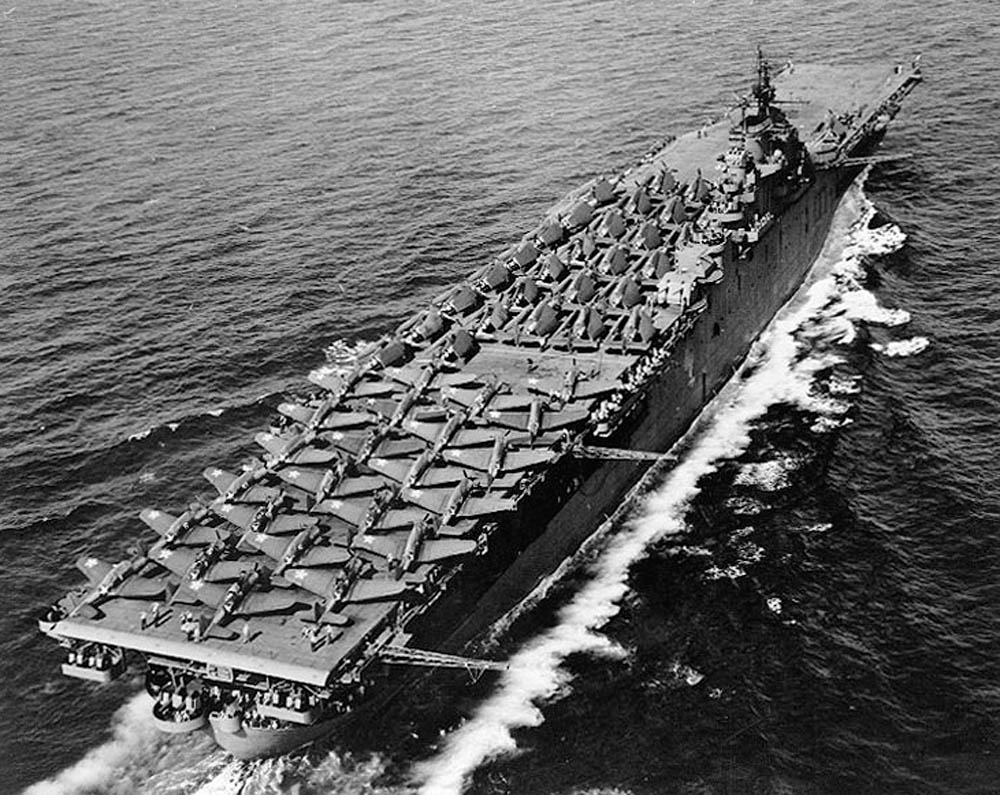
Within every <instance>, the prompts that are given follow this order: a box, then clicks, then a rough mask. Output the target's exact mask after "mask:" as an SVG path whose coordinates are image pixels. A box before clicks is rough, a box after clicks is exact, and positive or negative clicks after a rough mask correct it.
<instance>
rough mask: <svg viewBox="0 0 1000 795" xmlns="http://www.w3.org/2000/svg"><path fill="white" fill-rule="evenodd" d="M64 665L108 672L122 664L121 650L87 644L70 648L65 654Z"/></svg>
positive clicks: (122, 655)
mask: <svg viewBox="0 0 1000 795" xmlns="http://www.w3.org/2000/svg"><path fill="white" fill-rule="evenodd" d="M66 663H67V664H68V665H72V666H74V667H76V668H93V669H94V670H95V671H110V670H113V669H115V668H117V667H120V666H121V665H122V664H123V663H124V652H122V650H121V649H117V648H110V647H108V646H102V645H101V644H93V643H88V644H86V645H84V646H79V647H71V648H70V649H69V651H68V652H67V653H66Z"/></svg>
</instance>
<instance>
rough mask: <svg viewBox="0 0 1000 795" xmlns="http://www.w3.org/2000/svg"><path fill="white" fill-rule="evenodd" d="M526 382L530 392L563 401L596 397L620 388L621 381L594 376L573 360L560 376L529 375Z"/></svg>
mask: <svg viewBox="0 0 1000 795" xmlns="http://www.w3.org/2000/svg"><path fill="white" fill-rule="evenodd" d="M526 383H527V385H528V389H529V390H531V391H532V392H539V393H541V394H543V395H548V396H551V397H554V398H557V399H558V400H560V401H561V402H563V403H568V402H569V401H571V400H574V399H591V398H596V397H600V396H602V395H606V394H609V393H611V392H614V391H615V390H617V389H621V382H620V381H618V380H617V379H612V378H595V377H594V376H592V375H588V374H586V373H584V372H582V371H581V370H580V369H579V368H577V366H576V363H575V362H574V363H573V366H572V367H570V369H568V370H566V371H565V372H564V373H563V375H562V377H561V378H559V377H556V376H550V377H544V376H543V377H538V376H529V377H528V378H527V380H526ZM501 410H503V409H501Z"/></svg>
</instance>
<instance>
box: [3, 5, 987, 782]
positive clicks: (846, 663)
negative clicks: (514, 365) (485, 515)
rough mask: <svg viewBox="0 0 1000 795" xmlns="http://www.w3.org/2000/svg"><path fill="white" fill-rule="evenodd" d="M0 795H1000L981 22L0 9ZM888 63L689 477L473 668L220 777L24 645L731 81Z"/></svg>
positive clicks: (601, 8)
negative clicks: (894, 95) (284, 428)
mask: <svg viewBox="0 0 1000 795" xmlns="http://www.w3.org/2000/svg"><path fill="white" fill-rule="evenodd" d="M0 11H2V16H0V63H2V65H3V79H2V80H0V98H2V100H3V108H4V112H3V114H0V140H2V141H3V157H2V158H0V207H2V208H3V216H2V218H3V220H2V223H0V433H2V436H0V560H2V565H0V588H2V591H3V594H4V601H3V605H4V609H3V610H2V611H0V705H2V714H3V721H2V722H0V772H2V775H0V791H3V792H18V791H21V790H23V789H25V788H28V791H29V792H32V793H82V792H98V793H132V792H147V793H178V794H179V793H193V792H201V793H239V792H242V793H247V794H249V793H271V792H275V793H277V792H286V791H292V792H299V793H314V792H315V793H320V792H324V793H325V792H338V793H355V792H357V793H361V792H364V793H404V792H415V791H418V790H420V791H423V792H427V793H448V792H458V791H461V790H463V789H465V790H466V791H468V792H472V793H484V794H485V793H538V794H539V795H542V794H543V793H544V794H549V793H551V794H553V795H555V794H556V793H560V794H561V793H581V794H582V793H587V795H596V794H597V793H603V794H606V795H611V794H612V793H614V795H624V794H625V793H636V795H639V794H640V793H642V794H645V793H690V794H691V795H694V793H698V794H699V795H701V794H702V793H705V794H708V793H744V792H745V793H772V792H773V793H824V794H825V793H847V792H858V793H895V792H900V793H910V792H913V793H991V792H997V791H1000V763H998V762H997V759H998V758H1000V757H998V755H997V751H998V750H1000V742H998V737H997V728H998V716H1000V679H998V677H1000V664H998V662H997V657H998V649H1000V554H998V552H997V548H998V544H1000V496H998V494H997V485H998V483H1000V464H998V459H997V455H996V451H997V450H998V449H1000V426H998V423H997V409H998V397H997V385H998V383H1000V333H998V332H1000V309H998V301H997V297H998V289H997V287H996V284H997V278H998V276H1000V260H998V258H997V256H996V246H995V237H996V230H997V228H1000V188H998V183H997V180H996V173H995V168H996V159H997V158H996V155H997V151H996V134H997V131H998V130H1000V92H998V89H997V85H998V84H1000V66H998V65H997V63H996V58H995V55H996V53H997V52H998V51H1000V41H998V39H1000V33H998V30H1000V26H998V24H997V15H996V6H995V5H994V4H993V3H991V2H989V1H988V0H980V2H972V3H954V2H944V3H917V2H912V0H899V1H898V2H894V3H874V2H873V3H862V2H857V1H856V0H831V1H830V2H826V3H823V4H814V3H807V2H805V0H757V1H756V2H754V1H753V0H742V1H741V2H737V3H733V2H723V1H722V0H693V1H692V2H673V3H662V2H648V1H646V0H639V1H638V2H629V3H623V2H611V0H591V1H590V2H579V1H578V0H572V1H570V0H566V1H564V2H553V3H545V4H542V3H526V2H515V1H514V0H498V2H493V3H489V4H468V3H461V2H457V1H456V0H451V1H450V2H436V3H426V4H407V5H405V6H404V5H402V4H398V3H388V2H384V0H372V2H365V3H359V2H323V3H319V2H313V0H302V2H297V3H278V2H268V1H267V0H264V1H263V2H257V3H235V2H234V3H220V2H216V1H215V0H205V2H200V3H191V2H177V3H171V4H147V3H139V2H136V0H124V1H123V2H118V3H107V2H98V1H97V0H82V1H81V2H78V3H72V4H67V3H60V2H55V0H36V2H33V3H30V4H16V5H15V4H14V3H10V4H8V5H7V6H6V7H5V8H3V9H0ZM758 44H761V45H763V46H764V47H765V49H766V50H767V51H769V52H771V53H772V54H774V55H775V56H776V57H777V58H779V59H780V60H784V59H786V58H791V59H794V60H795V61H799V62H806V61H810V62H828V63H853V62H863V61H870V60H879V61H882V62H886V61H888V62H890V63H891V62H894V61H902V60H908V59H909V58H911V57H912V56H913V55H915V54H916V53H918V52H922V53H923V64H924V71H925V75H926V82H925V83H924V85H923V86H921V87H920V88H919V89H918V91H917V93H916V94H914V95H913V96H912V97H911V99H910V100H908V101H907V103H906V105H905V107H904V109H903V112H902V114H901V115H900V117H899V119H898V120H897V122H896V123H895V124H894V125H893V127H892V129H891V131H890V134H889V136H888V138H887V140H886V143H885V145H884V147H883V152H886V153H890V154H906V155H909V158H907V159H901V160H897V161H894V162H892V163H887V164H883V165H880V166H877V167H875V168H874V169H873V170H872V171H871V172H870V173H869V174H868V175H867V177H866V179H865V181H864V183H863V184H861V183H859V184H858V185H856V186H854V187H853V188H852V189H851V191H849V193H848V195H847V196H846V197H845V199H844V202H843V203H842V205H841V207H840V208H839V210H838V213H837V217H836V221H835V224H834V229H833V231H832V232H831V235H830V239H829V241H828V245H827V248H826V250H825V251H824V254H823V255H822V257H821V258H820V261H819V263H818V264H817V267H816V270H815V272H814V273H813V275H812V277H811V280H810V283H809V284H808V285H807V286H806V288H805V289H804V290H803V291H802V293H801V294H800V295H799V297H798V299H797V300H796V301H795V302H794V304H793V305H792V306H790V307H788V309H787V310H786V311H785V312H784V313H783V314H782V315H781V316H780V317H779V318H778V319H777V320H776V322H775V324H774V325H773V326H772V327H771V329H770V330H769V332H768V333H767V334H766V335H765V337H764V338H763V339H762V340H761V343H760V344H759V345H758V346H757V348H756V349H755V351H754V353H753V354H752V356H751V358H750V360H749V361H748V363H747V366H746V367H745V368H744V370H743V371H742V372H741V373H740V374H739V376H738V377H737V378H736V379H735V380H734V382H733V383H732V384H731V385H730V387H729V388H728V389H727V390H726V391H725V392H724V393H723V394H722V395H721V396H720V398H719V399H717V401H716V402H715V403H714V404H713V406H712V407H711V408H710V409H709V410H708V411H707V412H706V414H705V416H704V417H703V420H702V422H701V423H700V425H699V427H698V429H697V431H696V432H695V433H694V434H692V435H691V437H690V438H689V439H688V440H687V441H686V443H685V446H684V455H683V458H682V461H681V463H680V464H679V465H678V466H677V467H676V468H674V469H672V470H670V471H669V472H664V473H663V474H662V475H661V476H660V477H659V478H657V479H654V480H653V481H652V482H651V483H650V484H649V486H650V490H649V493H648V495H647V497H646V498H645V499H644V500H642V501H639V502H638V503H637V504H636V505H635V506H633V509H632V511H631V513H630V514H629V515H628V516H627V517H626V518H625V519H624V520H622V521H620V522H618V523H616V524H614V525H613V526H609V527H607V528H605V530H604V533H603V535H602V536H601V538H600V539H599V541H598V542H597V543H596V544H595V545H594V546H593V548H592V550H591V551H590V553H589V554H588V556H587V557H586V558H585V559H584V560H582V561H581V562H580V563H579V565H577V566H576V567H573V568H570V569H569V570H567V571H566V572H564V576H563V577H562V578H560V579H558V580H554V581H553V582H551V583H549V584H548V587H547V588H546V589H544V591H543V592H541V593H539V594H538V595H537V597H536V598H535V599H534V600H533V601H532V603H531V604H530V605H525V606H524V608H523V610H522V611H521V612H520V614H519V615H518V616H517V617H516V619H515V620H513V621H512V622H511V623H510V624H509V625H507V626H505V627H500V628H497V630H496V631H495V632H494V633H493V637H492V638H491V639H490V640H489V641H488V647H487V648H486V649H485V651H486V652H488V653H490V654H492V655H494V656H496V657H501V658H505V659H509V660H510V661H511V668H510V670H509V671H508V672H507V673H505V674H503V675H502V676H493V677H484V678H483V679H481V680H480V681H478V682H477V683H470V682H469V681H468V680H467V679H464V678H462V677H458V676H451V675H436V676H432V677H429V678H428V679H427V680H425V681H424V682H423V683H422V686H421V687H420V688H418V689H416V691H415V692H414V693H413V694H412V695H411V696H409V697H408V698H406V699H404V700H402V701H401V702H400V703H399V704H398V706H397V707H396V708H395V709H394V710H393V712H392V714H390V715H388V716H386V717H385V718H384V720H382V721H380V722H378V723H377V725H374V726H372V727H370V729H369V730H368V731H367V732H365V733H364V734H363V735H361V736H358V737H352V738H350V739H349V740H347V739H345V740H343V741H338V742H334V743H332V744H331V745H330V747H329V748H326V749H323V750H319V751H314V752H313V753H311V754H309V755H299V756H293V757H286V758H282V759H278V760H272V761H268V762H264V763H256V764H250V765H241V764H237V763H233V762H230V761H228V760H227V759H226V757H225V756H224V755H223V754H221V753H220V752H218V751H216V750H214V748H213V747H212V746H211V745H210V743H208V742H207V741H206V740H205V739H203V738H199V737H189V738H181V739H176V738H175V739H167V738H164V737H162V736H160V735H158V734H157V733H156V732H155V730H154V729H153V728H152V726H151V723H150V719H149V717H148V708H147V704H146V703H145V696H144V695H142V694H140V690H141V684H140V682H139V681H138V679H137V678H134V677H133V678H127V679H126V681H122V682H119V683H116V684H114V685H111V686H108V687H104V688H97V687H94V686H90V685H87V684H85V683H80V682H75V681H69V680H67V679H65V678H63V677H61V675H60V674H59V673H58V663H59V656H58V653H57V649H56V648H55V647H54V645H53V644H52V643H51V642H50V641H48V640H46V639H45V638H43V637H42V636H40V635H39V634H38V632H37V630H36V626H35V620H36V619H37V617H38V616H39V614H40V612H41V611H42V610H43V609H44V607H45V606H46V605H47V604H49V603H50V602H52V601H54V600H55V599H56V598H57V597H59V596H60V595H61V594H62V593H63V592H64V591H65V590H67V589H68V588H70V587H74V586H76V585H77V584H78V582H79V575H78V573H77V572H76V570H75V569H74V568H73V561H74V560H75V559H76V557H77V556H78V555H80V554H81V553H83V552H84V551H92V552H96V553H99V554H101V555H103V556H107V557H111V558H115V556H120V555H121V554H122V553H123V552H124V551H125V549H126V548H127V547H128V546H129V545H130V544H131V543H133V542H134V540H135V538H136V536H137V534H140V535H145V533H146V531H145V530H144V528H143V527H142V525H141V523H140V522H139V521H138V519H137V513H138V511H139V510H140V509H141V508H143V507H146V506H156V507H161V508H167V509H170V508H179V507H181V506H183V505H184V504H185V503H186V502H187V501H188V500H189V499H190V498H191V497H193V496H194V495H196V494H199V493H202V492H204V491H205V484H204V483H203V481H201V478H200V475H199V473H200V472H201V470H202V469H203V468H204V467H205V466H207V465H209V464H213V463H229V464H236V463H238V462H239V461H241V460H244V459H245V458H246V457H248V456H249V455H250V453H251V452H252V445H251V444H250V441H251V438H252V432H253V431H255V430H259V429H260V428H261V427H263V426H264V425H266V423H267V420H268V418H269V416H270V415H271V414H272V412H273V410H274V407H275V406H276V404H277V402H278V401H279V400H280V399H281V397H282V396H283V395H284V394H286V393H288V392H290V391H291V392H294V391H295V390H299V389H302V388H303V386H304V383H305V382H304V376H305V374H306V373H307V372H308V371H309V370H310V369H313V368H315V367H317V366H320V365H322V364H323V362H324V357H325V351H326V350H327V349H328V348H329V347H330V346H331V345H334V344H337V343H342V342H346V343H348V344H354V343H357V342H359V341H364V340H371V339H374V338H376V337H377V336H378V335H379V334H381V333H384V332H385V331H387V330H388V329H390V328H391V327H393V326H394V325H396V324H397V323H398V322H399V321H400V320H401V319H403V318H404V317H405V316H406V315H407V314H408V313H409V312H410V311H411V309H412V308H413V307H414V306H415V305H418V304H419V303H421V302H423V301H425V300H427V299H428V298H430V297H431V296H432V295H434V294H435V293H436V292H437V291H439V290H440V289H441V288H442V286H443V285H447V284H449V283H451V282H452V281H453V280H455V279H457V278H460V277H462V276H463V275H465V274H467V273H468V272H470V271H471V270H472V269H473V268H474V267H476V266H478V265H481V264H483V263H484V262H486V261H488V260H489V258H490V257H491V256H492V255H495V254H496V253H498V252H499V251H500V250H501V249H502V248H504V247H505V246H506V245H507V244H509V243H511V242H513V241H514V240H516V239H518V238H519V237H520V235H521V234H522V233H523V231H525V230H526V229H528V228H530V227H531V226H533V225H534V224H535V223H536V222H537V221H538V220H539V218H540V217H541V214H542V213H543V212H544V210H545V209H546V208H547V207H549V206H551V205H552V204H553V203H554V202H555V201H556V200H558V199H559V198H560V197H561V196H562V195H563V194H564V193H565V192H567V191H568V190H569V189H571V188H573V187H575V186H576V185H577V184H579V183H580V182H582V181H583V180H585V179H587V178H589V177H590V176H592V175H593V174H594V173H597V172H599V171H607V170H610V169H613V168H616V167H619V166H622V165H625V164H628V163H630V162H632V161H634V160H636V159H637V158H638V157H640V156H641V155H642V153H643V152H645V151H646V150H647V149H649V147H650V146H651V145H652V144H653V143H654V142H655V141H657V140H658V139H661V138H663V137H664V136H666V135H668V134H676V133H680V132H684V131H686V130H687V129H690V128H691V127H693V126H697V125H699V124H701V123H702V122H703V121H704V120H705V119H706V118H707V117H710V116H715V115H717V114H718V113H719V112H720V111H722V110H723V109H724V108H725V106H726V105H727V104H728V103H729V102H731V101H732V91H733V90H743V89H745V88H746V85H747V80H748V76H749V75H750V72H751V68H752V64H753V54H754V48H755V47H756V46H757V45H758Z"/></svg>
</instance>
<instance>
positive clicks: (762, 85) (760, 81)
mask: <svg viewBox="0 0 1000 795" xmlns="http://www.w3.org/2000/svg"><path fill="white" fill-rule="evenodd" d="M753 97H754V99H756V100H757V105H758V106H759V107H760V109H761V112H762V113H765V112H766V111H767V109H768V108H769V107H770V106H771V103H772V102H773V101H774V97H775V90H774V86H773V85H771V65H770V64H769V63H768V61H767V58H765V57H764V53H763V51H762V50H761V49H760V47H757V82H756V83H754V86H753Z"/></svg>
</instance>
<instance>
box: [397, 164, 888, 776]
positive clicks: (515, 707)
mask: <svg viewBox="0 0 1000 795" xmlns="http://www.w3.org/2000/svg"><path fill="white" fill-rule="evenodd" d="M860 185H861V182H860V181H859V182H858V183H857V184H856V185H855V186H854V187H853V188H852V189H851V190H850V191H849V192H848V194H847V195H846V196H845V198H844V200H843V201H842V203H841V205H840V207H839V209H838V211H837V214H836V216H835V219H834V227H833V230H832V231H831V234H830V235H829V238H828V242H827V246H826V249H825V250H824V252H823V254H822V255H821V256H820V259H819V261H818V263H817V265H816V267H815V268H814V269H813V271H812V274H811V276H810V279H809V281H808V282H807V284H806V286H805V287H804V288H803V289H802V290H800V291H799V293H798V295H797V296H796V298H795V299H793V300H792V302H790V303H789V305H788V306H786V307H785V308H784V309H783V310H782V312H781V313H779V315H778V317H777V318H776V319H775V320H774V321H773V322H772V324H771V325H770V327H769V328H768V330H767V331H766V332H765V333H764V335H763V336H762V337H761V339H760V341H759V342H758V343H757V344H756V345H755V347H754V350H753V351H752V352H751V355H750V357H749V358H748V360H747V363H746V364H745V365H744V367H743V368H742V377H741V376H737V377H735V378H734V379H732V381H731V382H730V384H729V385H728V386H727V387H726V388H725V389H724V390H723V391H722V392H721V393H720V394H719V395H718V397H716V399H715V400H713V401H712V403H711V404H710V405H709V406H708V407H706V409H705V411H704V412H703V413H702V416H701V418H700V419H699V421H698V423H697V424H696V426H695V428H694V429H693V430H692V432H691V433H689V434H688V437H686V438H685V439H683V440H682V441H681V442H680V445H681V448H682V449H683V450H684V452H683V456H682V459H681V463H680V464H679V465H678V466H676V467H675V468H674V469H673V470H672V471H670V472H669V474H668V475H667V476H666V478H665V479H663V481H662V483H661V484H660V485H658V486H657V487H656V488H655V489H654V490H653V491H652V492H651V493H649V494H648V496H647V497H646V498H645V502H644V504H643V505H642V506H641V508H640V510H639V512H638V515H637V517H636V518H633V519H631V520H629V521H628V522H627V523H625V525H624V526H623V527H620V528H614V527H612V526H611V525H610V523H609V524H608V525H606V526H605V527H604V528H602V530H601V532H604V533H607V534H608V535H607V537H606V538H605V539H604V542H603V548H602V549H601V551H600V553H599V554H598V555H597V556H596V558H595V559H594V560H593V562H592V563H589V564H586V565H587V566H588V570H587V574H588V575H589V578H588V579H587V580H586V582H585V584H584V585H583V587H582V588H580V589H579V591H578V592H577V593H576V594H575V595H574V596H573V597H572V598H571V599H570V601H569V603H568V604H566V605H565V606H564V607H563V608H562V609H561V610H560V612H559V614H558V616H557V618H556V623H555V626H553V627H552V628H551V629H548V630H546V631H545V632H543V633H542V634H540V635H538V636H536V637H535V638H533V639H531V640H529V641H528V642H527V643H526V644H524V645H523V646H522V647H521V649H520V650H519V651H518V652H517V653H515V654H514V656H513V657H512V658H511V659H510V661H509V662H510V668H509V670H508V671H506V672H505V674H504V675H503V677H502V679H501V680H500V682H499V684H498V686H497V688H496V690H495V691H494V692H493V694H492V695H491V696H490V697H489V698H487V699H486V701H484V702H483V703H482V704H480V706H479V707H478V708H477V709H476V711H475V713H474V714H473V715H472V717H471V718H470V719H469V720H468V721H466V722H465V723H464V724H463V725H461V726H460V727H459V728H458V729H456V730H455V731H454V732H452V734H451V735H449V736H448V737H447V738H446V739H445V742H444V746H443V748H442V750H441V751H440V752H439V753H438V754H437V755H436V756H435V757H433V758H431V759H429V760H427V761H425V762H421V763H419V764H418V765H417V766H416V767H415V770H414V771H413V775H414V780H415V782H416V783H417V785H419V786H420V792H421V793H422V794H423V795H449V794H450V793H458V792H461V791H462V789H463V788H464V786H465V785H466V783H467V782H468V779H469V777H470V776H471V774H472V773H473V771H475V770H476V768H478V767H479V766H480V765H482V764H483V763H484V762H486V761H488V760H490V759H492V758H494V757H497V756H500V755H502V754H505V753H509V752H512V751H514V750H516V741H515V739H514V738H513V736H512V731H513V730H515V729H518V728H524V727H531V726H537V725H539V724H540V723H541V722H542V721H543V720H544V717H543V714H542V712H541V710H540V708H539V705H540V704H543V703H544V702H545V701H546V700H548V699H551V698H553V697H555V696H557V695H559V694H560V693H561V692H563V691H565V689H566V688H567V686H568V684H569V673H568V672H567V671H566V670H565V669H564V668H563V667H562V663H563V661H564V660H565V659H566V658H567V657H568V656H569V655H571V654H577V653H589V654H607V653H612V654H619V653H622V652H621V650H620V649H619V648H618V647H617V646H616V645H615V644H614V643H613V642H612V641H611V640H610V639H609V638H608V637H606V636H605V635H603V634H601V633H600V632H599V630H600V628H601V627H602V626H604V625H605V624H606V623H607V622H608V621H609V620H610V619H611V618H613V617H614V616H615V615H616V614H617V613H618V611H619V609H620V607H619V604H620V602H621V600H622V597H624V596H625V594H626V592H627V590H628V573H629V569H630V567H631V565H632V564H633V563H634V562H635V561H637V560H638V559H639V558H640V557H641V556H642V555H643V553H644V551H645V550H646V549H647V547H648V546H649V545H650V544H651V543H652V542H654V541H655V540H657V539H659V538H662V537H664V536H667V535H671V534H678V533H682V532H684V530H685V528H686V524H685V514H686V512H687V506H688V505H689V503H690V501H691V500H692V498H694V497H695V496H696V495H697V494H698V492H699V481H700V480H701V478H702V477H704V476H705V475H707V474H709V473H711V472H713V471H714V470H715V469H717V468H718V466H719V465H720V463H721V462H723V461H725V460H726V459H729V458H732V457H734V456H738V455H739V454H740V453H741V452H743V451H744V450H745V449H746V447H747V446H748V444H749V442H750V436H749V433H750V430H751V427H752V423H753V422H754V420H756V419H758V418H759V417H761V416H763V415H764V413H765V412H766V411H767V410H768V408H769V407H770V406H773V405H776V404H778V403H792V404H795V405H799V406H802V407H804V408H806V409H808V410H810V411H814V412H816V413H817V414H821V415H822V414H823V413H824V411H826V410H829V411H834V412H836V411H839V410H840V409H839V407H836V406H834V407H831V408H829V409H828V408H827V406H826V405H825V403H824V402H823V401H819V400H817V399H816V398H815V397H814V396H813V395H812V394H811V389H810V387H811V385H812V383H813V380H814V376H815V374H816V373H817V372H818V371H820V370H823V369H825V368H828V367H830V366H831V365H834V364H836V363H837V362H839V361H841V359H842V356H843V348H842V347H841V346H842V343H844V342H849V341H850V340H852V339H853V337H854V322H855V321H859V320H861V321H865V322H869V323H878V324H884V325H895V324H899V323H902V322H906V320H908V316H906V315H905V314H902V313H900V312H898V311H897V312H890V311H888V310H885V309H884V308H882V307H880V306H879V305H878V302H877V301H876V300H875V296H874V295H872V294H871V293H869V292H868V291H867V290H864V288H863V287H862V278H863V274H864V266H863V261H864V258H865V257H866V256H870V255H877V254H882V253H887V252H888V251H891V250H893V249H895V248H898V247H899V246H900V245H901V244H902V241H903V236H902V233H901V232H900V231H899V229H898V228H897V227H895V226H892V225H886V226H882V227H877V228H870V226H869V223H870V221H871V219H872V217H873V216H874V208H873V207H872V205H871V203H870V202H869V201H868V199H867V198H866V197H865V196H864V193H863V191H862V189H861V187H860ZM530 601H536V600H532V598H531V597H529V602H530Z"/></svg>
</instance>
